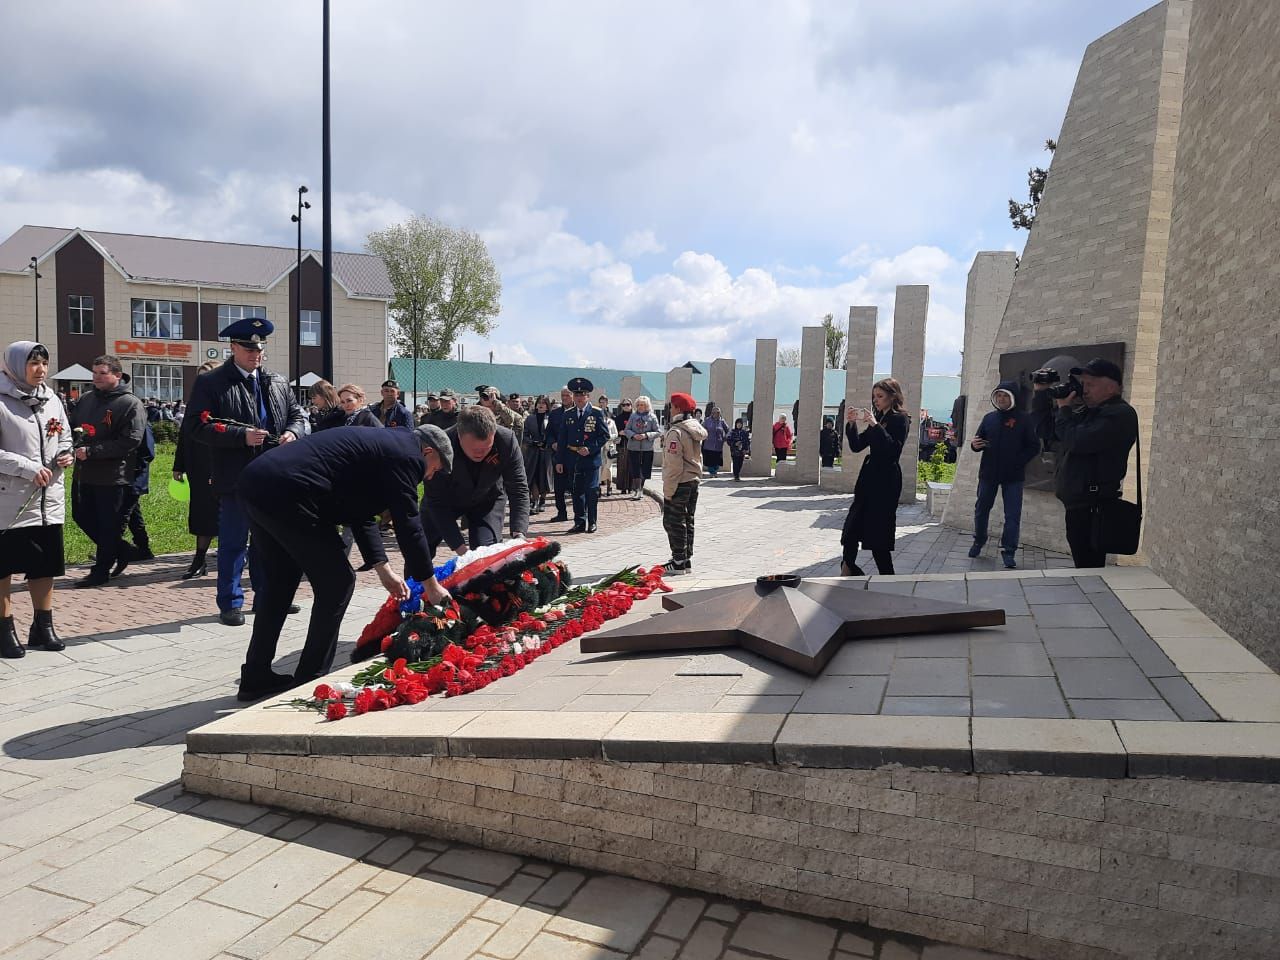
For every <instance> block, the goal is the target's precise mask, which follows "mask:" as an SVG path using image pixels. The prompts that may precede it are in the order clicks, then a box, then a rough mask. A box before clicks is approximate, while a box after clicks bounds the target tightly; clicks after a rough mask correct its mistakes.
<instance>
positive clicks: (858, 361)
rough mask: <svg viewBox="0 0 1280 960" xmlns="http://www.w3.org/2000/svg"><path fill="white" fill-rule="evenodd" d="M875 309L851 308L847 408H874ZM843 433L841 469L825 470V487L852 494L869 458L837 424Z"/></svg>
mask: <svg viewBox="0 0 1280 960" xmlns="http://www.w3.org/2000/svg"><path fill="white" fill-rule="evenodd" d="M877 313H878V311H877V309H876V308H875V307H850V308H849V336H848V340H847V341H846V344H847V348H846V350H845V373H844V408H845V409H846V410H853V409H856V408H857V407H867V406H870V405H871V383H872V381H873V380H874V379H875V375H876V373H875V362H876V315H877ZM836 430H838V431H839V433H840V449H841V451H843V452H842V453H841V455H840V469H839V470H826V471H824V472H823V474H822V486H823V487H826V488H828V489H831V490H840V491H843V492H845V493H852V492H853V487H854V484H855V483H857V481H858V471H859V470H861V469H862V461H863V460H865V459H866V457H867V452H866V451H865V450H862V451H859V452H858V453H854V452H853V451H852V450H850V449H849V441H848V440H847V439H846V438H845V434H844V424H843V423H837V424H836Z"/></svg>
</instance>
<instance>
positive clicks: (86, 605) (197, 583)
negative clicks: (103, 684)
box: [14, 495, 662, 639]
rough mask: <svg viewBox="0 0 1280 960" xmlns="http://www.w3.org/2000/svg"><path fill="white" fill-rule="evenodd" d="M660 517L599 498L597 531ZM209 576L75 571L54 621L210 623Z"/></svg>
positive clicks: (560, 526) (69, 625)
mask: <svg viewBox="0 0 1280 960" xmlns="http://www.w3.org/2000/svg"><path fill="white" fill-rule="evenodd" d="M661 513H662V507H661V504H659V503H658V502H657V501H656V500H654V499H652V498H650V497H644V498H642V499H640V500H631V499H629V498H627V497H623V496H619V495H614V496H612V497H607V498H601V500H600V508H599V530H598V533H597V534H596V535H597V536H601V535H604V534H608V533H615V532H617V531H620V530H623V529H625V528H626V527H628V526H631V525H632V524H635V523H639V522H640V521H642V520H647V519H649V518H650V517H656V516H658V515H660V514H661ZM553 514H554V510H548V511H546V512H545V513H541V514H538V515H537V516H535V517H532V518H531V521H532V522H531V523H530V524H529V533H530V534H532V535H541V536H547V537H552V538H556V537H559V536H560V535H561V534H563V533H565V532H566V531H567V530H568V529H569V527H570V526H572V524H571V523H560V522H557V523H550V522H549V520H548V518H549V517H551V516H552V515H553ZM386 544H387V552H388V554H389V555H391V556H395V555H396V554H397V553H398V548H397V546H396V543H395V538H394V537H393V536H392V535H391V534H388V535H387V536H386ZM450 556H452V553H451V552H450V551H449V548H448V547H441V548H440V550H438V551H437V553H436V560H437V561H438V562H440V563H443V562H444V561H445V560H448V559H449V557H450ZM209 559H210V563H209V574H208V575H207V576H205V577H202V578H200V579H197V580H182V579H180V577H181V576H182V574H183V573H184V572H185V571H186V569H187V565H188V564H189V563H190V561H191V558H190V556H189V555H182V556H167V557H158V558H157V559H155V560H152V561H149V562H146V563H139V564H135V565H133V566H130V567H129V568H128V569H127V570H126V571H125V572H124V573H123V574H121V575H120V576H119V577H118V578H116V579H115V580H113V581H111V585H110V586H107V587H99V588H97V589H94V590H73V589H70V587H71V584H72V583H73V582H74V581H75V580H77V579H79V578H81V577H83V576H85V575H86V573H87V572H88V568H87V567H74V568H70V569H68V571H67V576H66V577H63V578H60V579H59V581H58V583H57V585H56V587H55V591H56V593H55V599H54V618H55V621H56V622H57V625H58V632H59V633H60V634H62V636H63V637H65V638H67V639H73V638H75V637H83V636H93V635H95V634H102V633H114V632H116V631H119V630H138V631H147V630H149V629H151V628H155V627H159V626H164V625H166V624H171V623H181V622H185V621H190V620H198V619H200V618H208V619H210V620H212V619H213V618H214V617H216V616H217V613H218V607H217V603H216V602H215V598H214V593H215V585H214V574H215V561H214V558H213V557H212V556H211V557H210V558H209ZM377 586H378V577H377V574H375V573H373V571H365V572H364V573H361V574H359V575H358V580H357V582H356V589H362V588H367V587H377ZM24 592H25V591H24V590H23V587H22V585H21V584H20V583H17V582H15V584H14V604H15V607H16V608H17V609H16V613H17V616H18V620H19V622H21V623H26V622H29V620H30V617H31V611H30V608H29V607H27V603H26V600H25V598H24V597H23V596H22V594H23V593H24ZM245 592H246V593H247V594H248V598H247V603H252V602H253V591H252V590H250V589H249V582H248V578H247V577H246V578H245ZM310 597H311V586H310V584H308V583H307V582H306V580H303V582H302V585H301V586H300V587H299V589H298V598H299V599H310Z"/></svg>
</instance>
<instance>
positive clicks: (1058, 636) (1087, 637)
mask: <svg viewBox="0 0 1280 960" xmlns="http://www.w3.org/2000/svg"><path fill="white" fill-rule="evenodd" d="M1040 639H1041V641H1042V642H1043V643H1044V648H1045V650H1046V651H1047V652H1048V653H1049V656H1051V657H1125V658H1128V656H1129V653H1128V651H1127V650H1125V648H1124V647H1123V646H1122V645H1121V643H1120V641H1119V640H1117V639H1116V635H1115V634H1114V633H1112V632H1111V631H1110V630H1109V629H1107V628H1106V627H1094V628H1085V629H1079V630H1073V629H1067V628H1061V627H1048V628H1042V629H1041V630H1040Z"/></svg>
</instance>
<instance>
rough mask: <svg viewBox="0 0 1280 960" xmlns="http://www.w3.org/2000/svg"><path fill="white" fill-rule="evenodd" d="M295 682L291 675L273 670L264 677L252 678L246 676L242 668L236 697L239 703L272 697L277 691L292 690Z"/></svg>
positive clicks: (295, 684)
mask: <svg viewBox="0 0 1280 960" xmlns="http://www.w3.org/2000/svg"><path fill="white" fill-rule="evenodd" d="M297 683H298V682H297V681H296V680H294V679H293V677H291V676H288V675H286V674H283V673H276V672H275V671H274V670H273V671H271V673H269V674H267V675H266V676H265V677H252V678H249V677H246V676H245V675H244V671H243V670H242V671H240V689H239V690H237V691H236V699H237V700H239V701H240V702H241V703H249V702H251V701H253V700H261V699H262V698H263V697H273V696H275V695H276V694H277V693H284V692H285V691H286V690H292V689H293V688H294V687H295V686H297Z"/></svg>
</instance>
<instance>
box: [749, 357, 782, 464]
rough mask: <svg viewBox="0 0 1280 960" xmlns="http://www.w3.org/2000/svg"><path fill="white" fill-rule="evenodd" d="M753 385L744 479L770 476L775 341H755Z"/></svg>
mask: <svg viewBox="0 0 1280 960" xmlns="http://www.w3.org/2000/svg"><path fill="white" fill-rule="evenodd" d="M755 371H756V374H755V382H754V383H753V384H752V387H751V404H752V406H751V413H752V417H753V418H754V419H753V420H752V421H751V459H750V460H748V461H747V462H746V463H745V464H744V465H743V468H742V472H743V473H744V474H745V475H746V476H748V477H768V476H772V475H773V462H772V457H773V407H774V402H775V400H776V397H777V386H778V341H777V340H766V339H760V340H757V341H756V364H755Z"/></svg>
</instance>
